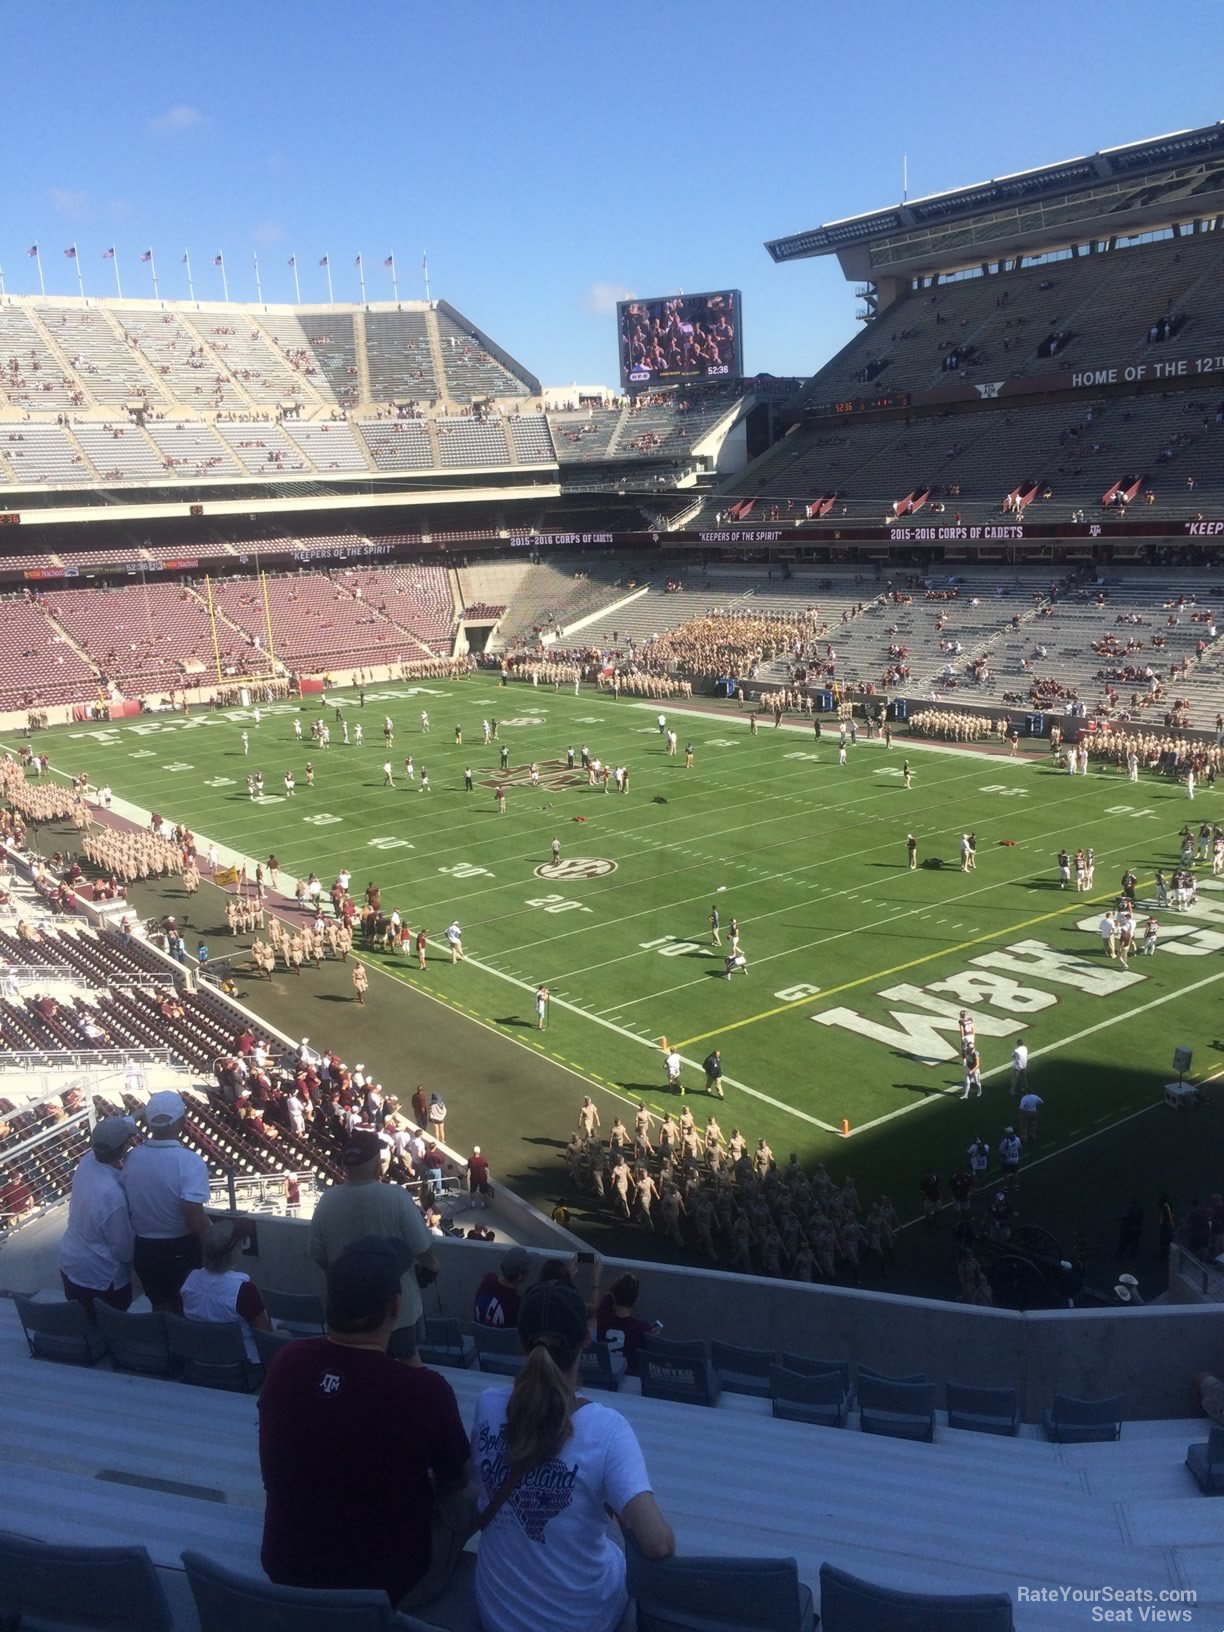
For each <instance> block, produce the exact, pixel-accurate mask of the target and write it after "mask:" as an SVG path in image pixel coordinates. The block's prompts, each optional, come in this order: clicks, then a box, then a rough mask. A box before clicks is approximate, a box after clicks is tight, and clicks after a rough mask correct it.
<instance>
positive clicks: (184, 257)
mask: <svg viewBox="0 0 1224 1632" xmlns="http://www.w3.org/2000/svg"><path fill="white" fill-rule="evenodd" d="M183 265H184V266H186V265H187V252H186V250H184V251H183Z"/></svg>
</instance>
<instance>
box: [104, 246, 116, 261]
mask: <svg viewBox="0 0 1224 1632" xmlns="http://www.w3.org/2000/svg"><path fill="white" fill-rule="evenodd" d="M114 258H115V251H114V247H113V246H112V247H111V248H110V249H104V250H103V251H102V259H103V260H104V261H113V260H114Z"/></svg>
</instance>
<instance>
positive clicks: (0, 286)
mask: <svg viewBox="0 0 1224 1632" xmlns="http://www.w3.org/2000/svg"><path fill="white" fill-rule="evenodd" d="M7 294H8V290H7V289H6V288H5V287H4V268H3V267H2V266H0V295H7Z"/></svg>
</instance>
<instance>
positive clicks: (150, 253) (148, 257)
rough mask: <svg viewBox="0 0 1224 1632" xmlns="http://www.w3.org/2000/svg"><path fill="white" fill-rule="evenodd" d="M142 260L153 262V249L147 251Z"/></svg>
mask: <svg viewBox="0 0 1224 1632" xmlns="http://www.w3.org/2000/svg"><path fill="white" fill-rule="evenodd" d="M140 258H141V260H142V261H151V260H152V259H153V251H152V250H151V249H146V250H145V252H144V254H143V255H142V256H141V257H140Z"/></svg>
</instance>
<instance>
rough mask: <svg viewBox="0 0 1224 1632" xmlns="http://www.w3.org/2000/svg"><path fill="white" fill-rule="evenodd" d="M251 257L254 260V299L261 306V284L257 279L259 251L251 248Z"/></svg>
mask: <svg viewBox="0 0 1224 1632" xmlns="http://www.w3.org/2000/svg"><path fill="white" fill-rule="evenodd" d="M251 259H252V260H253V261H254V262H255V299H256V300H257V301H258V302H259V304H260V305H261V306H262V305H263V285H262V284H261V283H260V281H259V251H258V250H257V249H253V250H252V251H251Z"/></svg>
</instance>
